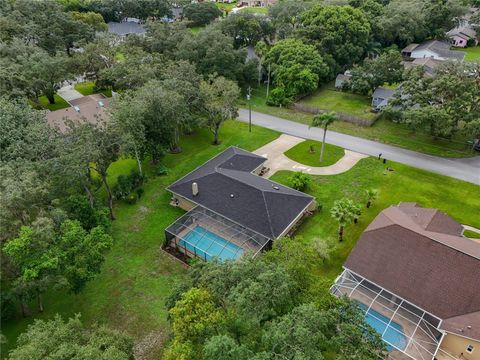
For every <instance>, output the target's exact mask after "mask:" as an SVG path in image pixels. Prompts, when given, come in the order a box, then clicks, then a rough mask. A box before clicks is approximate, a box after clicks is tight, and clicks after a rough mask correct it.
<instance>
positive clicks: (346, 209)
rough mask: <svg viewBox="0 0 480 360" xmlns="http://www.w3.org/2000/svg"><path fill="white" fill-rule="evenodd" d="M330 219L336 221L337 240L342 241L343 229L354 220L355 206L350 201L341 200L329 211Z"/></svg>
mask: <svg viewBox="0 0 480 360" xmlns="http://www.w3.org/2000/svg"><path fill="white" fill-rule="evenodd" d="M330 214H331V215H332V218H334V219H335V220H337V221H338V240H339V241H343V229H344V227H345V226H346V225H348V224H351V223H352V221H353V219H354V218H355V204H354V203H353V201H352V200H350V199H346V198H343V199H341V200H337V201H335V202H334V203H333V207H332V209H331V210H330Z"/></svg>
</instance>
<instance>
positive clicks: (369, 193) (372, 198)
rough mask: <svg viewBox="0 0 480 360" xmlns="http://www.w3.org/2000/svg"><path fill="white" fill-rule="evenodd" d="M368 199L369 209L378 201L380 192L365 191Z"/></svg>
mask: <svg viewBox="0 0 480 360" xmlns="http://www.w3.org/2000/svg"><path fill="white" fill-rule="evenodd" d="M365 193H366V197H367V209H368V208H369V207H370V206H371V205H372V203H373V202H374V201H375V200H376V199H377V196H378V191H377V190H374V189H367V190H366V191H365Z"/></svg>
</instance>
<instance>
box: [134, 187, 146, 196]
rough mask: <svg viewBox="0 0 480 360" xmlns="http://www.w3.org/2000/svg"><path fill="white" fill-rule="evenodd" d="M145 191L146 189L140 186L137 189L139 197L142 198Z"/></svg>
mask: <svg viewBox="0 0 480 360" xmlns="http://www.w3.org/2000/svg"><path fill="white" fill-rule="evenodd" d="M144 192H145V190H144V189H143V187H139V188H138V189H137V191H136V193H137V197H138V198H139V199H140V198H141V197H142V195H143V193H144Z"/></svg>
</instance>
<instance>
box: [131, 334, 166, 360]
mask: <svg viewBox="0 0 480 360" xmlns="http://www.w3.org/2000/svg"><path fill="white" fill-rule="evenodd" d="M167 340H168V332H167V331H166V330H165V329H162V330H160V331H153V332H151V333H149V334H147V335H146V336H145V337H144V338H143V339H140V340H139V341H138V342H137V343H136V344H135V346H134V347H133V357H134V358H135V360H154V359H159V358H160V354H161V352H162V351H163V347H164V345H165V343H166V341H167Z"/></svg>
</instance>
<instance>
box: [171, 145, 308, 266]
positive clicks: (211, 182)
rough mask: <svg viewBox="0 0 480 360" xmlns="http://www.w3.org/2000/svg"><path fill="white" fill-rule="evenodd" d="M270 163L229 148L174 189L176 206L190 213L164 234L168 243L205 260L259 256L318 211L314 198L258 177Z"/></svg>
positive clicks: (179, 182)
mask: <svg viewBox="0 0 480 360" xmlns="http://www.w3.org/2000/svg"><path fill="white" fill-rule="evenodd" d="M266 160H267V159H266V158H264V157H261V156H258V155H255V154H252V153H250V152H248V151H245V150H242V149H240V148H237V147H233V146H232V147H229V148H228V149H226V150H225V151H223V152H221V153H220V154H219V155H217V156H216V157H214V158H213V159H211V160H209V161H207V162H206V163H205V164H203V165H201V166H200V167H198V168H197V169H195V170H194V171H192V172H191V173H190V174H188V175H186V176H184V177H183V178H181V179H180V180H178V181H176V182H175V183H173V184H172V185H170V186H169V187H168V188H167V190H168V191H170V192H171V193H172V194H173V197H172V201H171V204H172V205H173V206H179V207H181V208H183V209H184V210H187V211H188V212H187V213H186V214H185V215H184V216H182V217H181V218H180V219H178V220H177V221H176V222H175V223H174V224H172V225H170V226H169V227H168V228H167V229H166V230H165V235H166V237H167V241H168V242H169V243H170V244H171V245H172V246H174V247H176V248H177V249H178V250H180V251H183V252H184V253H185V254H188V255H189V256H196V257H199V258H202V259H205V260H212V259H213V258H214V257H219V258H220V259H222V260H226V259H237V258H239V257H240V256H242V254H243V253H244V252H246V251H250V252H252V253H253V255H257V254H258V253H259V252H260V251H261V250H262V249H268V248H270V247H271V245H272V244H271V242H272V241H273V240H274V239H277V238H279V237H282V236H285V235H287V234H289V232H290V231H291V230H292V229H293V228H294V227H295V226H296V225H297V223H298V222H299V221H301V220H302V218H303V217H304V216H305V215H306V214H308V213H309V212H312V211H314V210H315V207H316V203H315V199H314V198H313V197H312V196H310V195H307V194H304V193H302V192H300V191H297V190H294V189H291V188H289V187H286V186H284V185H280V184H277V183H275V182H273V181H271V180H268V179H265V178H262V177H261V176H259V174H260V172H261V170H262V168H263V163H264V162H265V161H266Z"/></svg>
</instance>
